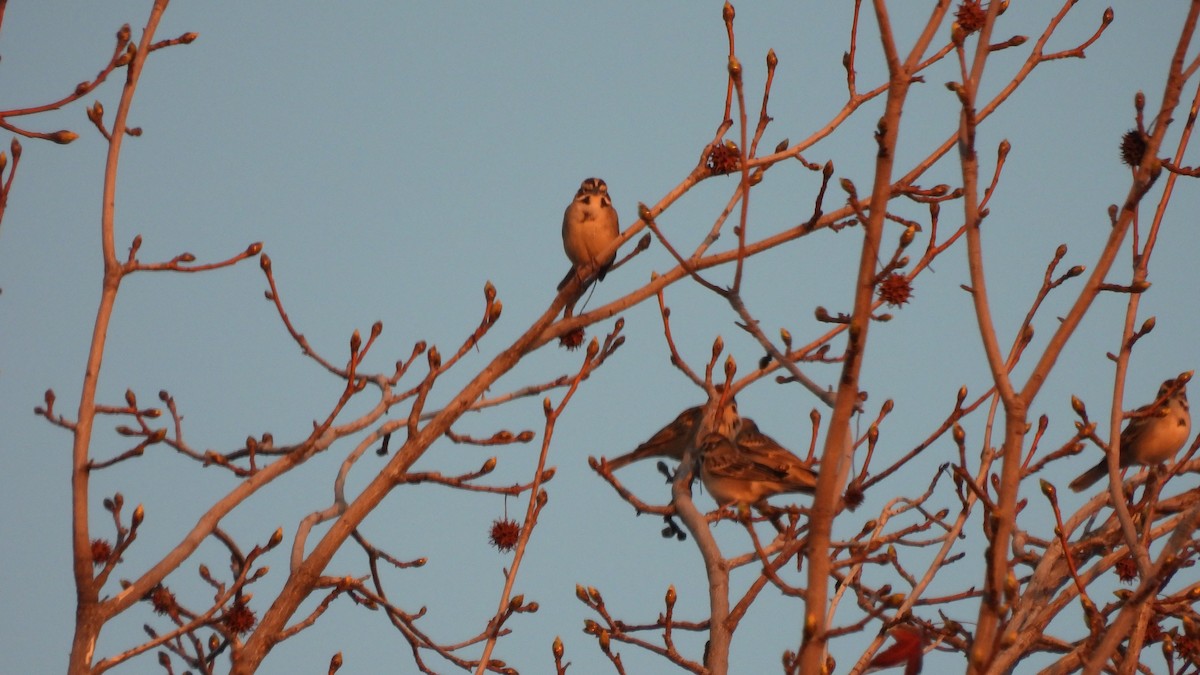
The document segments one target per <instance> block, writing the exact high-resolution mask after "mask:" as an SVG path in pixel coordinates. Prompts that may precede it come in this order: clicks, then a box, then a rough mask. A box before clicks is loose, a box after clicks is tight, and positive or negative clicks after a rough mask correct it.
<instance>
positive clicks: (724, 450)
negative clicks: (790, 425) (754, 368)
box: [700, 417, 817, 507]
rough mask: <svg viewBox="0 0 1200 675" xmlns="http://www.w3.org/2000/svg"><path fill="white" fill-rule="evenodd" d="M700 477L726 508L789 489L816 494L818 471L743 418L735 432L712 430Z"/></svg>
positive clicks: (753, 502)
mask: <svg viewBox="0 0 1200 675" xmlns="http://www.w3.org/2000/svg"><path fill="white" fill-rule="evenodd" d="M700 480H701V481H702V482H703V483H704V488H705V489H706V490H708V493H709V494H710V495H712V497H713V499H715V500H716V501H717V505H718V506H720V507H725V506H728V505H730V504H735V503H736V504H745V505H747V506H757V505H761V504H762V503H763V502H764V501H765V500H766V499H767V498H768V497H772V496H774V495H777V494H783V493H787V492H803V493H806V494H812V493H814V492H815V491H816V489H817V474H816V472H815V471H813V470H812V467H811V465H809V464H808V463H807V462H805V461H804V460H802V459H800V458H799V457H797V456H796V455H794V454H792V453H791V452H789V451H788V450H787V449H786V448H784V447H783V446H782V445H780V444H779V443H778V442H776V441H775V439H773V438H771V437H770V436H768V435H766V434H764V433H762V432H761V431H759V430H758V425H757V424H755V423H754V420H752V419H750V418H746V417H743V418H742V419H741V423H740V424H739V425H738V429H737V431H736V432H735V433H734V434H732V435H725V434H720V433H710V434H708V435H707V436H706V437H705V439H704V443H703V444H702V446H701V450H700Z"/></svg>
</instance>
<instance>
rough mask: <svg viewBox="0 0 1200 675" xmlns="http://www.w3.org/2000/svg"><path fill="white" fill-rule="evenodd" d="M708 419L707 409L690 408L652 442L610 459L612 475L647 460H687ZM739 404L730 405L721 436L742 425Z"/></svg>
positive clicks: (723, 416)
mask: <svg viewBox="0 0 1200 675" xmlns="http://www.w3.org/2000/svg"><path fill="white" fill-rule="evenodd" d="M703 415H704V406H695V407H692V408H688V409H687V410H684V411H683V412H681V413H679V415H678V416H677V417H676V418H675V419H674V420H672V421H671V423H670V424H668V425H667V426H665V427H663V428H662V429H659V430H658V431H657V432H655V434H654V435H653V436H651V437H650V440H648V441H646V442H645V443H642V444H641V445H639V446H637V447H636V448H634V449H633V451H632V452H627V453H625V454H624V455H621V456H620V457H615V458H613V459H606V460H604V461H605V464H607V465H608V469H609V471H616V470H617V469H620V468H621V467H623V466H626V465H628V464H631V463H633V462H636V461H638V460H642V459H646V458H647V457H667V458H670V459H673V460H675V461H677V462H678V461H682V460H683V453H684V451H685V450H687V449H688V447H690V446H692V445H693V444H694V443H695V442H696V431H697V430H698V429H699V428H700V420H701V418H702V417H703ZM738 419H739V418H738V416H737V403H736V402H734V401H729V402H728V403H726V404H725V410H724V411H723V412H722V414H721V416H720V418H719V419H718V422H717V426H718V427H719V428H721V429H724V431H722V432H721V433H729V429H731V428H733V427H734V426H735V425H737V423H738Z"/></svg>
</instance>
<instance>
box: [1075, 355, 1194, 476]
mask: <svg viewBox="0 0 1200 675" xmlns="http://www.w3.org/2000/svg"><path fill="white" fill-rule="evenodd" d="M1193 372H1195V371H1191V370H1189V371H1187V372H1186V373H1181V374H1180V375H1179V377H1176V378H1174V379H1170V380H1167V381H1166V382H1163V383H1162V386H1161V387H1159V388H1158V397H1157V398H1155V399H1154V402H1153V403H1151V404H1150V405H1144V406H1142V407H1140V408H1138V409H1137V410H1135V411H1134V415H1136V417H1134V418H1133V419H1131V420H1129V424H1127V425H1125V429H1124V430H1123V431H1122V432H1121V457H1120V465H1121V468H1125V467H1127V466H1133V465H1135V464H1138V465H1146V466H1149V465H1152V464H1161V463H1163V462H1165V461H1167V460H1168V459H1171V458H1172V457H1174V456H1175V453H1177V452H1179V449H1180V448H1182V447H1183V446H1184V444H1185V443H1187V440H1188V437H1189V436H1191V433H1192V416H1191V413H1189V412H1188V401H1187V383H1188V380H1190V379H1192V373H1193ZM1106 476H1108V458H1107V457H1106V458H1104V459H1101V460H1100V461H1099V463H1097V464H1096V466H1093V467H1092V468H1090V469H1088V470H1087V471H1084V472H1083V473H1082V474H1080V475H1079V477H1078V478H1076V479H1075V480H1073V481H1071V484H1070V488H1071V489H1072V490H1074V491H1075V492H1082V491H1084V490H1086V489H1088V488H1090V487H1091V486H1093V485H1095V484H1096V482H1097V481H1099V480H1100V479H1102V478H1104V477H1106Z"/></svg>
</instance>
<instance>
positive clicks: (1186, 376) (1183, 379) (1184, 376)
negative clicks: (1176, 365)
mask: <svg viewBox="0 0 1200 675" xmlns="http://www.w3.org/2000/svg"><path fill="white" fill-rule="evenodd" d="M1194 372H1196V371H1194V370H1189V371H1187V372H1186V373H1180V374H1179V384H1187V383H1188V380H1191V379H1192V373H1194Z"/></svg>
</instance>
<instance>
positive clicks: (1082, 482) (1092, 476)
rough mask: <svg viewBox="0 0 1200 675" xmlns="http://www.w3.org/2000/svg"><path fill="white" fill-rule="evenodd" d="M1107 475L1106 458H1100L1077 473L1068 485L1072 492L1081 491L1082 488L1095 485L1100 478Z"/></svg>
mask: <svg viewBox="0 0 1200 675" xmlns="http://www.w3.org/2000/svg"><path fill="white" fill-rule="evenodd" d="M1107 475H1108V460H1107V459H1102V460H1100V463H1099V464H1097V465H1096V466H1093V467H1092V468H1090V469H1088V470H1087V471H1084V472H1083V473H1081V474H1079V477H1078V478H1076V479H1075V480H1073V481H1071V484H1070V485H1069V486H1068V487H1070V488H1071V490H1072V491H1073V492H1083V491H1084V490H1086V489H1088V488H1090V487H1092V486H1093V485H1095V484H1096V483H1097V482H1098V481H1099V480H1100V479H1101V478H1104V477H1105V476H1107Z"/></svg>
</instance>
